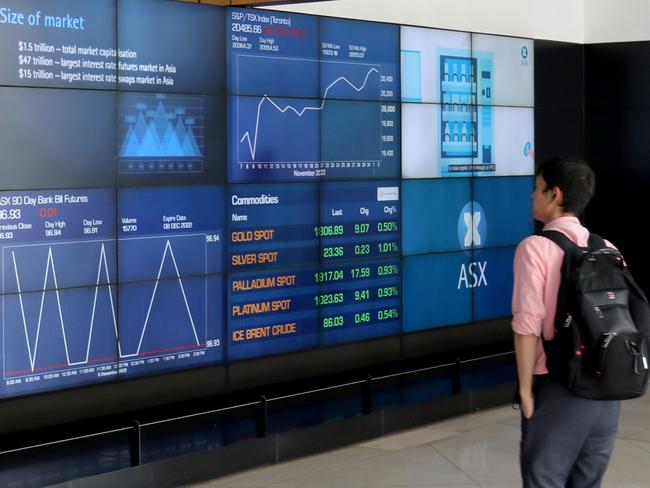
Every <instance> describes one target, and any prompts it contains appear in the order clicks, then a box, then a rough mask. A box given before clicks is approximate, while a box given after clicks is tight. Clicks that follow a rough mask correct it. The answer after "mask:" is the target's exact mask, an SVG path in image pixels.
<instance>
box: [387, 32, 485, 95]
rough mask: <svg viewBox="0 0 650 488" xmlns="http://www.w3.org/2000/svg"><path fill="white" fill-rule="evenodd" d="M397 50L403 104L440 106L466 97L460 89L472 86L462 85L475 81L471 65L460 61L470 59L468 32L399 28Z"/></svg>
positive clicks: (470, 50)
mask: <svg viewBox="0 0 650 488" xmlns="http://www.w3.org/2000/svg"><path fill="white" fill-rule="evenodd" d="M400 47H401V58H402V59H401V61H402V101H403V102H418V103H419V102H424V103H442V102H443V101H446V99H447V97H448V98H449V99H450V100H451V99H454V101H455V100H456V97H458V100H460V97H461V95H465V96H467V94H463V93H462V88H464V87H468V86H470V87H471V85H465V84H466V83H467V84H468V83H470V82H471V81H473V79H474V77H473V73H472V68H473V66H472V64H471V63H462V62H460V59H461V58H466V59H469V58H470V57H471V53H472V47H471V35H470V33H469V32H452V31H443V30H435V29H421V28H417V27H402V29H401V45H400ZM468 68H469V69H468ZM470 77H471V79H470ZM447 88H451V89H452V90H447ZM448 92H449V93H448ZM469 92H470V93H471V88H470V90H469ZM465 103H472V101H471V100H466V102H465Z"/></svg>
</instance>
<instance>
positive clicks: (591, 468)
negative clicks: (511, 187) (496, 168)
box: [512, 158, 620, 488]
mask: <svg viewBox="0 0 650 488" xmlns="http://www.w3.org/2000/svg"><path fill="white" fill-rule="evenodd" d="M594 188H595V177H594V173H593V171H592V170H591V168H589V166H587V164H586V163H585V162H584V161H580V160H578V159H575V158H555V159H551V160H549V161H546V162H544V163H542V164H541V165H540V166H539V168H538V169H537V171H536V173H535V191H534V192H533V194H532V200H533V217H534V218H535V220H539V221H541V222H542V223H543V224H544V230H556V231H560V232H562V233H564V234H565V235H566V236H567V237H569V238H570V239H571V240H572V241H573V242H574V243H576V244H577V245H578V246H586V245H587V240H588V238H589V231H588V230H587V229H586V228H585V227H583V226H582V225H581V224H580V221H579V220H578V216H579V215H581V214H582V212H583V210H584V209H585V207H586V206H587V204H588V203H589V200H590V199H591V197H592V195H593V193H594ZM608 245H609V243H608ZM563 257H564V252H563V251H562V250H561V249H560V248H559V247H558V246H557V245H556V244H555V243H554V242H552V241H551V240H550V239H547V238H545V237H542V236H530V237H528V238H526V239H524V240H523V241H522V242H521V243H520V244H519V246H518V247H517V252H516V253H515V260H514V291H513V297H512V314H513V320H512V328H513V330H514V332H515V353H516V357H517V371H518V375H519V396H520V406H521V413H522V421H521V446H520V463H521V474H522V478H523V481H524V487H525V488H538V487H539V488H555V487H558V488H559V487H571V488H582V487H599V486H600V484H601V481H602V477H603V475H604V474H605V470H606V468H607V464H608V462H609V458H610V455H611V453H612V449H613V447H614V440H615V437H616V431H617V428H618V417H619V407H620V402H618V401H598V400H589V399H586V398H581V397H578V396H576V395H574V394H573V393H571V392H570V391H569V390H568V389H567V388H565V387H564V386H562V385H560V384H558V383H555V382H552V381H550V380H549V379H548V369H547V367H546V356H545V354H544V346H543V344H542V337H543V338H544V339H545V340H551V339H552V338H553V337H554V335H555V312H556V308H557V295H558V290H559V287H560V279H561V273H560V270H561V266H562V259H563Z"/></svg>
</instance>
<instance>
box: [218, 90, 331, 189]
mask: <svg viewBox="0 0 650 488" xmlns="http://www.w3.org/2000/svg"><path fill="white" fill-rule="evenodd" d="M320 112H321V102H320V101H319V100H309V99H289V98H286V99H283V98H273V99H271V98H268V97H265V98H262V99H258V98H252V97H230V99H229V104H228V130H229V133H230V135H229V138H230V139H229V141H230V146H229V150H228V169H229V177H228V178H229V181H230V182H260V181H292V180H294V181H305V180H307V181H309V180H316V179H318V177H319V175H320V171H319V168H320V165H319V161H320V118H321V114H320Z"/></svg>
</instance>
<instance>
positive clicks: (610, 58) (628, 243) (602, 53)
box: [585, 42, 650, 291]
mask: <svg viewBox="0 0 650 488" xmlns="http://www.w3.org/2000/svg"><path fill="white" fill-rule="evenodd" d="M649 59H650V42H625V43H615V44H591V45H587V46H585V142H586V144H585V158H586V159H587V160H588V161H589V162H590V163H591V165H592V167H593V168H594V170H595V172H596V176H597V190H596V196H595V198H594V201H593V202H592V203H591V205H590V208H589V213H588V214H587V219H586V222H587V224H588V225H589V227H590V228H591V229H592V230H593V231H594V232H597V233H600V234H602V235H603V236H604V237H606V238H608V239H610V240H611V241H612V242H613V243H614V244H615V245H616V246H618V247H619V248H620V249H621V251H622V252H623V254H624V255H625V258H626V260H627V262H628V264H629V265H630V268H631V270H632V272H633V274H634V276H635V278H636V280H637V281H638V282H639V284H640V285H641V286H643V287H644V288H645V289H646V291H650V277H648V276H647V275H648V272H649V271H650V261H648V259H646V255H645V249H646V248H647V244H645V243H644V242H643V239H642V238H641V237H640V234H641V232H642V231H641V229H642V228H643V221H644V220H645V218H644V213H645V208H646V205H647V203H646V202H647V192H648V189H650V63H648V60H649Z"/></svg>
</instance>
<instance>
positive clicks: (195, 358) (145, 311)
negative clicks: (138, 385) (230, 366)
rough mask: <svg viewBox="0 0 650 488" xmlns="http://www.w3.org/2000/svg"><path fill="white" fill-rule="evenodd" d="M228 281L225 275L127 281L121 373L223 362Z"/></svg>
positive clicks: (121, 324) (121, 332) (121, 295)
mask: <svg viewBox="0 0 650 488" xmlns="http://www.w3.org/2000/svg"><path fill="white" fill-rule="evenodd" d="M223 281H224V277H223V275H211V276H196V277H184V278H176V279H174V278H167V279H161V280H156V281H140V282H134V283H122V284H121V285H120V286H119V298H120V300H119V307H120V308H119V326H118V331H119V342H118V354H119V359H120V361H119V363H118V368H119V369H118V371H119V375H120V376H126V377H129V376H139V375H144V374H152V373H154V372H158V371H164V370H170V369H178V368H187V367H192V366H200V365H204V364H208V363H214V362H217V361H220V360H221V359H223V357H224V353H223V350H224V348H223V324H224V317H223Z"/></svg>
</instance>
